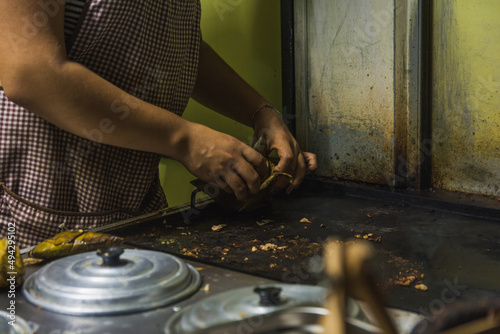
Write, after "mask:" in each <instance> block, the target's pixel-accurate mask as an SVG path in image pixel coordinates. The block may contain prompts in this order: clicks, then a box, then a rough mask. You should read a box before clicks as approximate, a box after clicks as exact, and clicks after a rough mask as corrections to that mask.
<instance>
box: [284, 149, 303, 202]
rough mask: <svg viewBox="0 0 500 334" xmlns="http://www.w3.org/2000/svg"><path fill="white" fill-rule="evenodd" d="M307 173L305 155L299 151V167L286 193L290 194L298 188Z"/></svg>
mask: <svg viewBox="0 0 500 334" xmlns="http://www.w3.org/2000/svg"><path fill="white" fill-rule="evenodd" d="M305 173H306V162H305V159H304V155H303V154H302V153H299V156H298V157H297V168H296V169H295V174H293V182H292V184H290V185H289V186H288V188H287V189H286V193H287V194H290V193H291V192H292V191H293V190H295V189H297V188H298V187H299V186H300V184H301V183H302V181H303V180H304V176H305Z"/></svg>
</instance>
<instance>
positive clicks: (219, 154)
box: [176, 122, 267, 200]
mask: <svg viewBox="0 0 500 334" xmlns="http://www.w3.org/2000/svg"><path fill="white" fill-rule="evenodd" d="M187 127H188V129H187V136H186V140H185V144H184V145H182V148H181V151H180V152H178V157H176V159H177V160H179V161H180V162H181V163H182V164H183V165H184V166H185V167H186V168H187V169H188V170H189V171H190V172H191V173H192V174H193V175H195V176H196V177H198V178H199V179H200V180H202V181H205V182H208V183H212V184H214V185H216V186H218V187H219V188H221V189H223V190H224V191H226V192H232V193H234V194H235V196H236V198H237V199H238V200H244V199H245V198H247V196H248V195H250V194H255V193H257V192H258V191H259V188H260V183H261V182H260V180H261V177H264V176H265V175H266V172H267V166H266V159H265V158H264V156H262V155H261V154H260V153H258V152H257V151H256V150H254V149H253V148H251V147H250V146H248V145H246V144H245V143H243V142H241V141H239V140H238V139H236V138H234V137H232V136H230V135H227V134H224V133H221V132H218V131H215V130H212V129H210V128H208V127H206V126H203V125H201V124H197V123H191V122H189V123H188V124H187Z"/></svg>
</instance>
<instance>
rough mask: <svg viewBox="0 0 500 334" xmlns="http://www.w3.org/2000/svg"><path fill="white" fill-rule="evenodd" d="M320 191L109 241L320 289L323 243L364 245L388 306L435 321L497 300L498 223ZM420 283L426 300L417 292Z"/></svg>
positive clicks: (190, 217)
mask: <svg viewBox="0 0 500 334" xmlns="http://www.w3.org/2000/svg"><path fill="white" fill-rule="evenodd" d="M319 188H320V189H318V187H316V186H314V187H311V186H307V185H306V186H304V187H303V188H301V190H299V191H297V193H296V194H294V195H291V196H279V197H277V198H275V200H274V201H273V202H272V204H271V205H270V206H268V207H266V208H263V209H261V210H259V211H257V212H252V213H230V212H227V211H224V210H222V209H220V208H219V207H218V206H217V205H215V204H212V205H209V206H208V207H205V208H196V209H189V210H186V211H183V212H181V213H178V214H174V215H171V216H168V217H166V218H162V219H160V220H156V221H152V222H148V223H143V224H140V225H137V226H134V227H128V228H124V229H121V230H115V231H111V233H113V234H116V235H120V236H123V237H125V238H126V241H127V242H129V243H131V244H135V245H140V246H141V247H145V248H151V249H156V250H161V251H165V252H169V253H172V254H176V255H179V256H181V257H184V258H189V259H194V260H196V261H200V262H204V263H209V264H213V265H216V266H221V267H225V268H229V269H232V270H236V271H241V272H245V273H250V274H252V275H257V276H261V277H266V278H271V279H274V280H279V281H283V282H288V283H308V284H316V283H319V282H320V280H321V279H322V277H321V275H318V274H316V273H314V271H311V268H315V264H317V263H318V261H317V260H318V259H321V252H322V243H324V241H325V240H326V239H327V238H332V237H333V238H335V239H337V240H339V242H349V240H353V239H356V237H357V238H364V237H365V238H367V239H368V240H370V242H371V243H372V244H373V247H374V249H375V254H374V260H373V262H372V263H371V268H372V271H373V273H374V275H375V277H376V280H377V285H378V287H379V289H380V290H381V291H382V293H383V295H384V296H385V298H386V301H387V303H388V304H389V306H392V307H396V308H402V309H406V310H410V311H416V312H419V313H423V314H433V313H436V312H439V311H440V309H441V308H442V307H445V306H447V305H449V304H453V303H455V302H456V301H466V302H469V303H470V302H474V301H476V300H480V299H482V298H489V297H500V229H499V228H500V223H499V222H498V221H495V220H491V219H484V218H477V217H471V216H466V215H463V214H456V213H451V212H448V211H442V210H440V208H439V203H437V205H436V207H435V208H431V207H422V206H415V205H410V204H408V201H407V200H405V198H404V197H401V198H400V199H399V198H398V197H395V196H391V197H390V200H387V199H388V198H384V197H383V196H380V197H378V196H371V197H370V196H368V197H366V198H362V197H358V196H356V197H355V196H350V195H348V194H347V193H346V192H345V191H342V190H341V191H339V190H338V189H336V188H335V189H332V188H329V187H319ZM372 195H373V194H372ZM302 218H306V219H307V220H309V221H310V222H311V223H304V222H301V219H302ZM187 222H189V224H187ZM257 222H259V223H261V224H262V223H263V222H267V224H265V225H262V226H261V225H259V224H258V223H257ZM221 224H223V225H225V226H223V227H222V229H221V230H219V231H213V230H212V227H213V226H215V225H221ZM273 248H274V249H273ZM266 249H267V250H266ZM405 282H406V283H409V284H408V285H404V284H405ZM418 283H423V284H425V285H426V286H427V287H428V290H427V291H421V290H418V289H416V288H415V285H416V284H418Z"/></svg>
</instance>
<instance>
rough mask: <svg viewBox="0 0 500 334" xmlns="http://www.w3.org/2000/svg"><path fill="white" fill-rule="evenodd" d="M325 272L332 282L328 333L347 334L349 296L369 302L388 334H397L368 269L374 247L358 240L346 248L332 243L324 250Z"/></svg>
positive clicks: (325, 325)
mask: <svg viewBox="0 0 500 334" xmlns="http://www.w3.org/2000/svg"><path fill="white" fill-rule="evenodd" d="M324 251H325V254H324V259H325V273H326V274H327V276H328V277H329V279H330V281H331V282H332V292H331V295H330V296H328V298H327V300H326V302H325V307H326V308H327V309H328V310H329V311H330V314H329V315H328V316H325V317H322V319H321V322H320V323H321V325H322V326H323V328H324V334H343V333H346V322H345V317H346V301H347V296H352V297H354V298H356V299H360V300H363V301H365V302H366V303H367V304H368V306H369V308H370V311H371V312H372V314H373V316H374V317H375V319H376V321H377V325H378V326H379V327H380V329H381V330H382V332H383V333H384V334H397V331H396V329H395V327H394V324H393V323H392V320H391V318H390V317H389V315H388V314H387V312H386V310H385V306H384V303H383V301H382V296H381V295H380V294H379V293H378V290H377V288H376V286H375V282H374V281H373V278H372V276H371V274H370V272H369V270H368V268H367V265H368V262H369V260H370V259H371V258H372V255H373V253H374V251H373V248H372V247H371V245H370V244H368V243H366V242H362V241H354V242H353V243H351V244H348V245H346V246H342V245H341V244H340V243H338V242H336V241H328V242H327V243H326V245H325V248H324Z"/></svg>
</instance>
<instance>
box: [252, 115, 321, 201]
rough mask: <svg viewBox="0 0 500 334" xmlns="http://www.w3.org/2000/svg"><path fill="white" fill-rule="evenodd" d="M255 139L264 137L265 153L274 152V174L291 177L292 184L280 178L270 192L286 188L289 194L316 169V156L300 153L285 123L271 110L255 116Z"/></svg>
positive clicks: (284, 178)
mask: <svg viewBox="0 0 500 334" xmlns="http://www.w3.org/2000/svg"><path fill="white" fill-rule="evenodd" d="M254 125H255V134H254V136H255V138H258V137H261V136H265V137H266V142H267V152H271V151H272V150H276V152H277V153H278V156H279V162H278V164H277V165H276V166H275V171H276V172H283V173H288V174H290V175H292V176H293V182H292V184H289V183H288V179H287V178H286V177H280V178H279V179H278V181H277V182H276V183H275V184H274V186H273V188H272V190H271V191H272V192H277V191H279V190H281V189H283V188H285V187H286V186H287V185H288V187H287V188H286V192H287V193H288V194H289V193H291V192H292V191H293V190H294V189H297V188H298V187H299V186H300V184H301V183H302V181H303V180H304V176H305V175H306V174H309V173H311V172H313V171H315V170H316V169H317V168H318V161H317V157H316V154H314V153H310V152H302V151H301V150H300V147H299V144H298V143H297V141H296V140H295V138H294V137H293V135H292V133H291V132H290V130H289V129H288V127H287V126H286V124H285V122H284V121H283V119H282V118H281V116H279V115H278V114H277V113H276V112H275V111H274V110H273V109H271V108H263V109H262V110H260V111H259V112H258V113H257V115H256V116H255V122H254Z"/></svg>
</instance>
